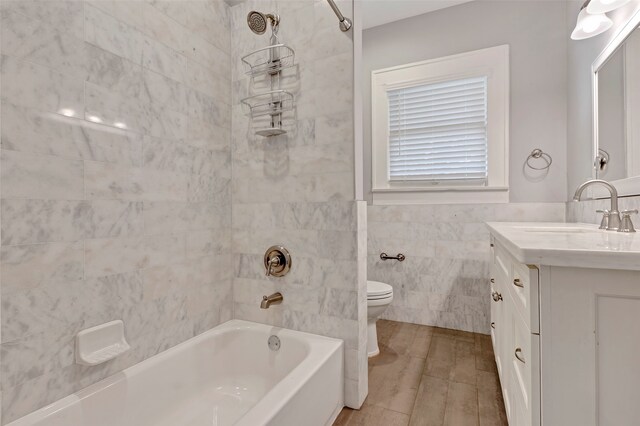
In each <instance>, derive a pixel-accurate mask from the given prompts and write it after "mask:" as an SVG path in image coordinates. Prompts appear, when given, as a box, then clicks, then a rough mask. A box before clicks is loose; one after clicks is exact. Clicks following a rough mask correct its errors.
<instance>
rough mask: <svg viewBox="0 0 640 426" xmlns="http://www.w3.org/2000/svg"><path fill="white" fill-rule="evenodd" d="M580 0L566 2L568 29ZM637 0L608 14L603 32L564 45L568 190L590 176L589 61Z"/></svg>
mask: <svg viewBox="0 0 640 426" xmlns="http://www.w3.org/2000/svg"><path fill="white" fill-rule="evenodd" d="M581 5H582V1H570V2H568V13H567V29H568V30H569V31H571V30H572V29H573V28H574V27H575V24H576V17H577V16H578V12H579V10H580V6H581ZM638 7H640V0H633V1H632V2H631V3H629V4H628V5H627V6H625V7H624V8H621V9H619V10H617V11H616V12H615V13H612V14H610V16H611V18H612V19H613V21H614V26H613V27H612V28H611V29H610V30H609V31H607V32H606V33H604V34H601V35H599V36H597V37H593V38H590V39H587V40H581V41H572V40H570V41H569V46H568V66H567V72H568V83H569V85H568V97H567V158H568V161H567V185H568V194H569V195H571V194H573V191H574V190H575V188H576V187H577V186H578V185H579V184H581V183H582V182H584V181H585V180H587V179H590V178H591V177H592V172H593V168H592V163H593V158H592V156H593V155H592V149H593V148H592V145H593V131H592V123H593V120H592V116H591V114H592V109H591V105H592V103H591V64H592V63H593V61H594V60H595V59H596V58H597V57H598V55H599V54H600V52H601V51H602V50H603V49H604V47H605V46H606V45H607V44H609V42H610V41H611V38H613V36H614V35H615V34H616V32H617V31H618V30H619V29H620V25H621V24H623V23H624V22H626V21H627V20H628V18H629V17H630V16H631V15H632V13H633V12H634V10H636V8H638Z"/></svg>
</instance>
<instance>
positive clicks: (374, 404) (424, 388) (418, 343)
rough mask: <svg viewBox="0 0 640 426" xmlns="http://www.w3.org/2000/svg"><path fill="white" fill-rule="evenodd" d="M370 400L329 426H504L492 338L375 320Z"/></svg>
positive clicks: (504, 415)
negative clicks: (375, 352)
mask: <svg viewBox="0 0 640 426" xmlns="http://www.w3.org/2000/svg"><path fill="white" fill-rule="evenodd" d="M378 344H379V346H380V355H378V356H377V357H374V358H370V359H369V396H368V397H367V399H366V400H365V402H364V405H363V406H362V408H361V409H360V410H352V409H350V408H344V409H343V410H342V412H341V413H340V415H339V416H338V418H337V419H336V421H335V423H334V426H356V425H358V426H407V425H411V426H443V425H444V426H506V425H507V420H506V414H505V411H504V403H503V401H502V393H501V392H500V384H499V379H498V372H497V370H496V366H495V362H494V359H493V348H492V346H491V338H490V337H489V336H485V335H482V334H475V333H467V332H463V331H456V330H448V329H444V328H437V327H428V326H424V325H416V324H408V323H402V322H395V321H387V320H378Z"/></svg>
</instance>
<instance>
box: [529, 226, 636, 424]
mask: <svg viewBox="0 0 640 426" xmlns="http://www.w3.org/2000/svg"><path fill="white" fill-rule="evenodd" d="M634 237H635V236H634ZM541 290H542V291H541V295H542V300H541V308H542V310H541V315H540V319H541V324H540V329H541V330H540V338H541V351H542V366H541V367H542V384H543V389H542V398H543V401H542V404H543V405H542V406H543V411H542V414H543V424H544V425H569V424H571V425H574V424H575V425H580V426H598V425H600V426H609V425H612V426H637V425H638V424H640V420H639V419H640V362H638V359H639V355H638V354H640V326H639V324H640V271H622V270H605V269H594V268H591V269H581V268H561V267H547V268H546V273H545V274H544V275H543V277H542V279H541Z"/></svg>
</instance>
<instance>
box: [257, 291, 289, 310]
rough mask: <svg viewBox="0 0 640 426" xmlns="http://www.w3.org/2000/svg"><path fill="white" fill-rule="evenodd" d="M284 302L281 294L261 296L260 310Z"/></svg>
mask: <svg viewBox="0 0 640 426" xmlns="http://www.w3.org/2000/svg"><path fill="white" fill-rule="evenodd" d="M283 300H284V297H282V293H280V292H278V293H273V294H272V295H270V296H262V302H260V309H269V306H271V305H279V304H280V303H282V301H283Z"/></svg>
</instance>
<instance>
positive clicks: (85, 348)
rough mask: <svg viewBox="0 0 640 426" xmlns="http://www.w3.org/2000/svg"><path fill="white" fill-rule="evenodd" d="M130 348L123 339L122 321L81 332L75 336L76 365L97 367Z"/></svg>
mask: <svg viewBox="0 0 640 426" xmlns="http://www.w3.org/2000/svg"><path fill="white" fill-rule="evenodd" d="M130 348H131V347H130V346H129V344H128V343H127V341H126V340H125V338H124V323H123V322H122V320H116V321H111V322H108V323H106V324H102V325H98V326H96V327H91V328H87V329H86V330H82V331H81V332H79V333H78V334H77V336H76V363H78V364H81V365H98V364H102V363H103V362H107V361H109V360H111V359H113V358H115V357H117V356H119V355H122V354H123V353H125V352H127V351H128V350H129V349H130Z"/></svg>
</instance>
